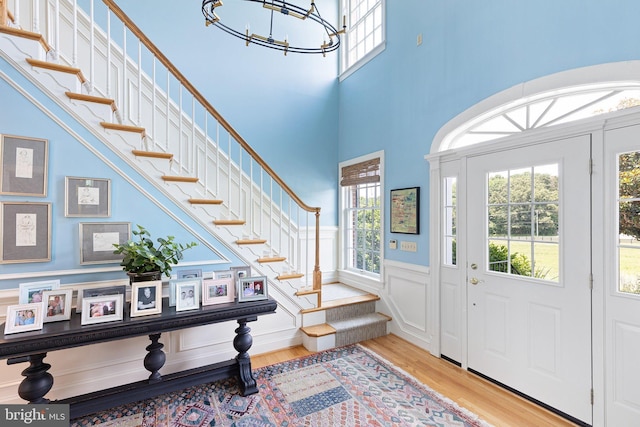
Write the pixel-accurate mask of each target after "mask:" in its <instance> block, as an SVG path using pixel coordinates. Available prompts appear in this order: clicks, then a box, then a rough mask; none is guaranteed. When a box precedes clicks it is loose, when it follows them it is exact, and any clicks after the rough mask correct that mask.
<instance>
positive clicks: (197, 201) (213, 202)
mask: <svg viewBox="0 0 640 427" xmlns="http://www.w3.org/2000/svg"><path fill="white" fill-rule="evenodd" d="M189 203H191V204H192V205H221V204H222V200H218V199H189Z"/></svg>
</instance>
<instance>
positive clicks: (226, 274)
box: [212, 270, 236, 280]
mask: <svg viewBox="0 0 640 427" xmlns="http://www.w3.org/2000/svg"><path fill="white" fill-rule="evenodd" d="M212 274H213V278H214V279H229V278H231V279H233V280H235V277H236V276H235V272H233V271H231V270H218V271H213V272H212Z"/></svg>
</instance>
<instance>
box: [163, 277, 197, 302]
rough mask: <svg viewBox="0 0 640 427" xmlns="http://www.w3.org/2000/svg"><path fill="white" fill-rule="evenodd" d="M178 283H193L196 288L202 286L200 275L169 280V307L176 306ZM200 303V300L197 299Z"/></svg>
mask: <svg viewBox="0 0 640 427" xmlns="http://www.w3.org/2000/svg"><path fill="white" fill-rule="evenodd" d="M179 283H186V284H193V285H194V286H197V287H198V288H201V287H202V277H193V278H188V279H171V280H169V307H175V306H176V296H177V295H178V293H177V285H178V284H179ZM198 303H200V301H198Z"/></svg>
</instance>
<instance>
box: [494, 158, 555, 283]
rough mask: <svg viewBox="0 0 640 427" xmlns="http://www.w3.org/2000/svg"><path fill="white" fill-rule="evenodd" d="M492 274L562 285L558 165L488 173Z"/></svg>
mask: <svg viewBox="0 0 640 427" xmlns="http://www.w3.org/2000/svg"><path fill="white" fill-rule="evenodd" d="M487 186H488V193H487V195H488V203H487V218H488V228H487V232H488V248H487V249H488V254H489V256H488V263H489V265H488V269H489V270H491V271H495V272H500V273H505V274H513V275H518V276H529V277H534V278H538V279H544V280H548V281H552V282H558V281H559V269H560V250H559V245H560V239H559V233H558V231H559V230H558V228H559V225H558V209H559V185H558V165H557V164H550V165H541V166H532V167H527V168H522V169H513V170H505V171H497V172H492V173H490V174H488V178H487Z"/></svg>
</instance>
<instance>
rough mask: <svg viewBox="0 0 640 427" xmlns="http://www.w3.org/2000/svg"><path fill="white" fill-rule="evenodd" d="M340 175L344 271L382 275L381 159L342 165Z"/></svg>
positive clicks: (375, 158)
mask: <svg viewBox="0 0 640 427" xmlns="http://www.w3.org/2000/svg"><path fill="white" fill-rule="evenodd" d="M341 172H342V179H341V181H340V186H341V187H342V212H343V233H344V234H343V242H344V246H343V253H344V255H343V256H344V268H345V269H347V270H352V271H356V272H358V273H361V274H371V275H379V274H380V266H381V253H380V241H381V236H382V221H381V206H382V200H381V194H382V188H381V182H380V157H374V158H370V159H367V160H365V161H360V162H358V163H353V164H349V165H346V166H343V167H342V170H341Z"/></svg>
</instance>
